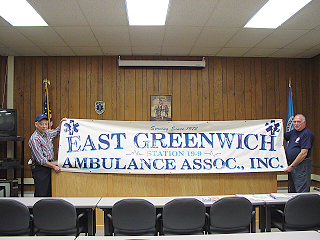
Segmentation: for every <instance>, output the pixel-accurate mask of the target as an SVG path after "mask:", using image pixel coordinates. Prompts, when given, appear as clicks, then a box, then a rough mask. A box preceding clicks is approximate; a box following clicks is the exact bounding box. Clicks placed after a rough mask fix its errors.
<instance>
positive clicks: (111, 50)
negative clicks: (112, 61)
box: [101, 45, 132, 56]
mask: <svg viewBox="0 0 320 240" xmlns="http://www.w3.org/2000/svg"><path fill="white" fill-rule="evenodd" d="M101 49H102V51H103V53H104V55H113V56H120V55H121V56H131V55H132V51H131V48H130V47H129V46H128V45H125V46H108V47H105V46H102V47H101Z"/></svg>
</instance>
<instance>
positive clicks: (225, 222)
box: [209, 197, 255, 233]
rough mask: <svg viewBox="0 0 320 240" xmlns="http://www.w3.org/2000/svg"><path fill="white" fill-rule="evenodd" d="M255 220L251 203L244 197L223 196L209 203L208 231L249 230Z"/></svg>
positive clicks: (232, 231)
mask: <svg viewBox="0 0 320 240" xmlns="http://www.w3.org/2000/svg"><path fill="white" fill-rule="evenodd" d="M254 222H255V211H254V210H253V207H252V203H251V202H250V201H249V200H248V199H246V198H244V197H224V198H221V199H219V200H217V201H216V202H214V203H213V204H212V205H211V208H210V228H209V233H242V232H250V227H251V223H254Z"/></svg>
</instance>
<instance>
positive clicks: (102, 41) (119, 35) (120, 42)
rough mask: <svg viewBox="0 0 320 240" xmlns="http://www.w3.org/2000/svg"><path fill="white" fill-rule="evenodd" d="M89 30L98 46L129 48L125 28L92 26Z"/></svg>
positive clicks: (126, 29) (128, 39)
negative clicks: (126, 46)
mask: <svg viewBox="0 0 320 240" xmlns="http://www.w3.org/2000/svg"><path fill="white" fill-rule="evenodd" d="M91 28H92V31H93V34H94V36H95V37H96V39H97V40H98V43H99V45H100V46H125V45H128V46H130V38H129V29H128V27H126V26H105V27H103V26H93V27H91Z"/></svg>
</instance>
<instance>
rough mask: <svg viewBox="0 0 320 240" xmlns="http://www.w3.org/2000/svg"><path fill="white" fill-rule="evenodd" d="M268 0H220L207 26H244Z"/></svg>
mask: <svg viewBox="0 0 320 240" xmlns="http://www.w3.org/2000/svg"><path fill="white" fill-rule="evenodd" d="M266 2H267V0H254V1H252V0H241V1H239V0H228V1H225V0H224V1H219V3H218V4H217V5H216V6H215V8H214V10H213V13H212V14H211V17H210V18H209V20H208V22H207V24H206V26H217V27H236V28H237V27H243V26H244V25H245V24H246V23H247V22H248V21H249V20H250V18H252V17H253V15H254V14H255V13H256V12H257V11H258V10H259V9H260V8H261V7H262V6H263V5H264V4H265V3H266Z"/></svg>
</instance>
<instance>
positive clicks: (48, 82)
mask: <svg viewBox="0 0 320 240" xmlns="http://www.w3.org/2000/svg"><path fill="white" fill-rule="evenodd" d="M43 83H44V99H45V101H46V104H47V108H48V110H47V112H48V116H47V117H48V127H49V129H51V117H50V104H49V92H48V84H49V85H50V80H48V79H47V78H46V79H44V80H43Z"/></svg>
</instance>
